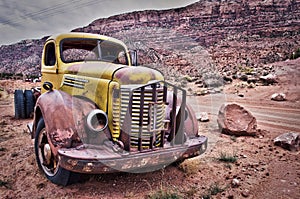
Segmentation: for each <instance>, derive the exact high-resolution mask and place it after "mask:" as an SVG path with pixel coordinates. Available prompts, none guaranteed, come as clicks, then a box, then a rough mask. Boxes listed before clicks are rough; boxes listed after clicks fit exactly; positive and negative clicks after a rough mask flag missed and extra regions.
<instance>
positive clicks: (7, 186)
mask: <svg viewBox="0 0 300 199" xmlns="http://www.w3.org/2000/svg"><path fill="white" fill-rule="evenodd" d="M0 187H6V188H7V189H11V185H10V184H9V182H7V181H4V180H0Z"/></svg>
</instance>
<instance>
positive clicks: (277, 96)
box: [271, 93, 286, 101]
mask: <svg viewBox="0 0 300 199" xmlns="http://www.w3.org/2000/svg"><path fill="white" fill-rule="evenodd" d="M271 100H274V101H285V100H286V96H285V94H284V93H274V94H273V95H272V96H271Z"/></svg>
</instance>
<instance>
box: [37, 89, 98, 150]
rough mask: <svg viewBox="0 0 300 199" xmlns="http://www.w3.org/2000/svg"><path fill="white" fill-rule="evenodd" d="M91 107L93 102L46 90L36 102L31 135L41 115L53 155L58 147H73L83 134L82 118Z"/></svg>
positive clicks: (79, 141)
mask: <svg viewBox="0 0 300 199" xmlns="http://www.w3.org/2000/svg"><path fill="white" fill-rule="evenodd" d="M93 109H95V105H94V104H93V103H91V102H89V101H86V100H83V99H79V98H76V97H72V96H71V95H69V94H67V93H65V92H63V91H58V90H53V91H49V92H46V93H44V94H42V95H41V96H40V97H39V98H38V101H37V103H36V107H35V114H34V128H33V133H32V137H33V138H34V137H35V133H36V128H37V123H38V121H39V119H40V118H41V117H43V118H44V122H45V126H46V130H47V133H48V134H47V136H48V140H49V142H50V146H51V149H52V151H53V153H54V155H56V154H57V150H58V149H59V148H70V147H75V146H76V145H79V144H81V138H82V137H84V136H85V132H84V129H85V128H84V124H85V122H84V119H85V117H86V115H87V114H88V113H89V112H90V111H91V110H93Z"/></svg>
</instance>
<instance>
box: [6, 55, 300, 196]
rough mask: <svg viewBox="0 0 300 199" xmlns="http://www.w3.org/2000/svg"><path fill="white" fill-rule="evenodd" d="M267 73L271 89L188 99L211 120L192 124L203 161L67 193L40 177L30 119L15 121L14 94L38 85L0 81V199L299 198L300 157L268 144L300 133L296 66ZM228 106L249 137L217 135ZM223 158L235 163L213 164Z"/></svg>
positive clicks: (108, 179)
mask: <svg viewBox="0 0 300 199" xmlns="http://www.w3.org/2000/svg"><path fill="white" fill-rule="evenodd" d="M274 65H275V66H276V67H277V70H276V75H277V76H278V79H279V80H278V83H276V84H274V85H269V86H262V85H259V86H256V87H255V88H247V87H245V88H241V87H237V86H236V85H237V84H239V83H240V80H234V81H233V82H232V83H231V84H226V85H224V87H223V91H222V92H221V93H216V94H208V95H205V96H189V97H188V103H190V104H192V106H193V108H194V110H195V112H196V114H199V113H201V112H207V113H208V116H209V118H210V120H209V122H199V131H200V134H204V135H206V136H207V137H208V139H209V145H208V149H207V151H206V153H205V154H203V155H201V156H199V157H195V158H192V159H188V160H185V161H184V162H183V163H181V164H180V165H170V166H168V167H166V168H164V169H162V170H158V171H154V172H150V173H140V174H133V173H115V174H106V175H91V176H89V179H88V180H87V181H86V182H83V183H78V184H72V185H69V186H66V187H62V186H57V185H55V184H52V183H51V182H49V181H48V180H47V179H46V178H45V177H44V176H43V174H42V173H41V172H40V171H39V169H38V166H37V164H36V160H35V155H34V148H33V141H32V140H31V138H30V135H29V132H28V130H27V127H26V125H27V123H29V122H30V121H31V119H26V120H17V119H15V118H14V103H13V100H14V99H13V96H14V95H13V92H14V90H15V89H25V88H27V89H28V88H31V87H34V86H38V84H34V83H28V82H23V81H22V80H17V81H13V80H1V81H0V88H1V95H0V97H1V98H0V99H1V101H0V116H1V117H0V168H1V169H0V198H162V197H163V196H169V197H165V198H252V199H256V198H270V199H271V198H282V199H287V198H290V199H296V198H300V152H299V151H288V150H286V149H283V148H281V147H279V146H275V145H274V143H273V139H274V138H275V137H276V136H278V135H280V134H283V133H286V132H298V133H299V132H300V60H299V59H298V60H292V61H285V62H280V63H275V64H274ZM192 86H194V85H192V83H191V85H188V87H192ZM278 92H282V93H285V94H286V101H282V102H278V101H272V100H271V95H272V94H273V93H278ZM238 93H243V97H241V96H239V95H238ZM228 102H235V103H238V104H240V105H242V106H243V107H244V108H245V109H247V110H248V111H250V112H251V113H252V114H253V116H254V117H256V119H257V123H258V129H259V130H258V133H257V135H256V136H254V137H247V136H240V137H234V136H229V135H224V134H221V133H220V132H219V129H218V125H217V122H216V119H217V114H218V110H219V108H220V106H221V105H222V104H223V103H228ZM222 154H223V155H224V154H226V155H227V156H228V157H233V158H235V159H234V160H235V161H232V162H230V161H228V162H224V161H220V156H221V155H222Z"/></svg>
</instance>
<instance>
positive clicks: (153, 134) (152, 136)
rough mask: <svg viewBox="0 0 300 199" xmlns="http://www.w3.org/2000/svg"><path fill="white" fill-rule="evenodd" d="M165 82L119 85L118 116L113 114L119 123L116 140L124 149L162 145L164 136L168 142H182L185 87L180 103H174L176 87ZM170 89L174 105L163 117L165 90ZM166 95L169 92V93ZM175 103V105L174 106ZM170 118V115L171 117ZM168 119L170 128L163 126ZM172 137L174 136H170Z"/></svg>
mask: <svg viewBox="0 0 300 199" xmlns="http://www.w3.org/2000/svg"><path fill="white" fill-rule="evenodd" d="M170 85H171V84H169V83H166V82H162V81H160V82H158V81H157V82H155V83H151V84H147V85H125V86H121V88H120V104H119V106H118V107H119V109H120V111H119V117H115V116H114V117H113V118H114V121H118V122H117V123H119V124H120V127H121V130H120V131H121V135H120V138H119V139H120V140H122V142H123V143H124V149H125V150H126V151H136V150H138V151H143V150H154V149H155V148H157V147H163V146H164V144H165V140H168V141H169V139H170V141H169V142H170V143H171V145H175V144H178V143H181V144H182V143H183V142H184V141H183V140H184V135H183V131H184V129H183V126H184V125H183V123H184V117H178V115H179V114H180V115H184V110H185V95H186V94H185V91H184V90H182V89H181V90H182V97H181V99H182V100H181V105H180V106H177V105H176V104H177V95H178V89H179V88H178V87H175V86H173V85H171V86H170ZM170 88H171V89H172V93H173V95H172V96H171V97H172V101H173V102H175V103H173V104H174V105H173V106H172V110H174V111H171V113H170V118H169V119H170V120H171V121H166V112H165V110H166V106H167V101H168V99H167V98H168V96H167V93H168V92H167V91H168V90H169V89H170ZM169 97H170V96H169ZM178 107H179V108H178ZM172 118H174V119H172ZM166 123H170V124H169V125H170V127H171V131H168V130H167V129H165V128H166V127H165V125H166ZM173 138H175V139H173Z"/></svg>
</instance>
